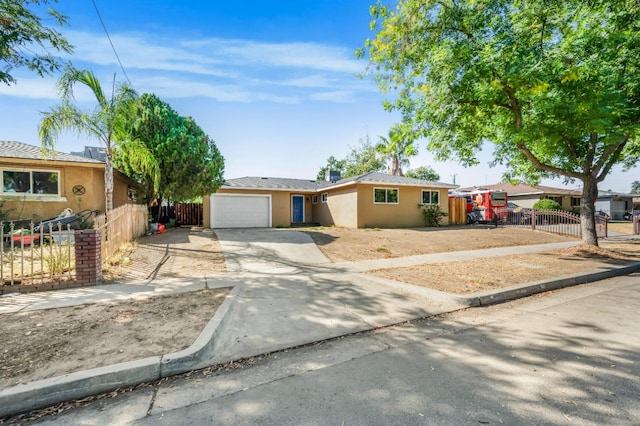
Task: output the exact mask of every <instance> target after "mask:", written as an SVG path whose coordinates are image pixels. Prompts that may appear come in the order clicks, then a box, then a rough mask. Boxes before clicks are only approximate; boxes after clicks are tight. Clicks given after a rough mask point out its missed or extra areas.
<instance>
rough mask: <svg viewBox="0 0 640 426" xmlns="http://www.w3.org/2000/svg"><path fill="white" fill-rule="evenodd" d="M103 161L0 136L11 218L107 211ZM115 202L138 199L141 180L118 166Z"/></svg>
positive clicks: (0, 165) (4, 198) (0, 175)
mask: <svg viewBox="0 0 640 426" xmlns="http://www.w3.org/2000/svg"><path fill="white" fill-rule="evenodd" d="M104 168H105V165H104V162H102V161H99V160H95V159H91V158H85V157H81V156H77V155H71V154H65V153H61V152H51V153H45V152H43V151H42V149H41V148H40V147H39V146H34V145H29V144H25V143H21V142H14V141H0V204H2V206H1V207H0V208H1V209H2V211H3V212H5V213H7V219H9V220H30V221H39V220H43V219H48V218H52V217H56V216H58V215H59V214H60V213H61V212H62V211H63V210H64V209H67V208H69V209H71V210H72V211H73V212H78V211H81V210H87V209H88V210H98V211H100V212H104V210H105V205H106V200H105V196H104ZM113 180H114V182H113V186H114V190H113V206H114V207H119V206H122V205H124V204H127V203H134V202H135V193H136V191H137V190H138V184H137V183H136V182H135V181H133V180H132V179H130V178H128V177H127V176H125V175H124V174H122V173H120V172H118V171H114V177H113Z"/></svg>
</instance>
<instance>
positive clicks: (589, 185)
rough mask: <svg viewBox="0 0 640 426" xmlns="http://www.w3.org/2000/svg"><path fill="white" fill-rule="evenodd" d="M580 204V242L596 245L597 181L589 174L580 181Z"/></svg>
mask: <svg viewBox="0 0 640 426" xmlns="http://www.w3.org/2000/svg"><path fill="white" fill-rule="evenodd" d="M582 182H583V183H584V186H583V187H582V205H581V206H580V227H581V230H582V243H583V244H588V245H592V246H597V245H598V235H597V233H596V219H595V212H596V206H595V202H596V198H597V197H598V183H597V182H596V180H595V178H593V177H591V176H589V177H587V178H585V179H583V181H582Z"/></svg>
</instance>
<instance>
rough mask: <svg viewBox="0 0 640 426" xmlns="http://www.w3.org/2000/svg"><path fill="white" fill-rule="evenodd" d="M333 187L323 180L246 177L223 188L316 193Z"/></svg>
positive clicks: (229, 182) (230, 182)
mask: <svg viewBox="0 0 640 426" xmlns="http://www.w3.org/2000/svg"><path fill="white" fill-rule="evenodd" d="M328 186H331V182H326V181H323V180H308V179H306V180H305V179H287V178H274V177H256V176H246V177H241V178H237V179H229V180H227V181H225V183H224V185H222V188H229V189H230V188H235V189H261V190H272V191H273V190H280V191H316V190H318V189H322V188H326V187H328Z"/></svg>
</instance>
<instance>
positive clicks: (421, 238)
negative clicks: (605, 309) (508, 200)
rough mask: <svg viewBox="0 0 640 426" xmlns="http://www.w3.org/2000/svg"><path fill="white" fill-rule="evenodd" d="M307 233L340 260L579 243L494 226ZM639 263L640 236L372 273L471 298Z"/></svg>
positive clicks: (623, 229) (615, 228) (626, 228)
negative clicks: (594, 245) (593, 246)
mask: <svg viewBox="0 0 640 426" xmlns="http://www.w3.org/2000/svg"><path fill="white" fill-rule="evenodd" d="M611 225H612V226H611V227H610V231H611V232H616V233H621V234H631V224H630V223H614V224H611ZM307 233H308V234H309V235H310V236H311V237H312V238H313V240H314V241H315V242H316V244H317V245H318V247H320V250H322V252H323V253H324V254H325V256H327V257H328V258H329V259H331V260H332V261H334V262H343V261H358V260H368V259H383V258H394V257H404V256H413V255H418V254H430V253H443V252H452V251H460V250H480V251H482V250H483V249H488V248H494V247H509V246H518V245H530V244H544V243H554V242H562V241H575V239H573V238H569V237H563V236H559V235H553V234H547V233H544V232H535V231H531V230H527V229H521V228H494V227H492V226H474V227H469V226H465V227H456V228H453V227H452V228H421V229H364V230H362V229H360V230H358V229H342V228H318V229H314V230H310V231H307ZM633 262H640V236H639V237H638V238H637V239H635V240H631V241H626V242H620V243H611V242H605V241H603V242H602V243H601V247H600V248H599V249H595V250H594V249H590V248H584V247H576V248H573V249H565V250H557V251H550V252H547V253H537V254H527V255H511V256H505V257H498V258H480V259H476V260H473V261H465V262H446V263H436V264H427V265H419V266H412V267H404V268H389V269H380V270H375V271H371V272H370V273H371V274H372V275H375V276H378V277H381V278H385V279H390V280H394V281H399V282H403V283H408V284H413V285H417V286H421V287H426V288H432V289H435V290H439V291H444V292H447V293H456V294H469V293H478V292H483V291H488V290H495V289H499V288H504V287H509V286H513V285H517V284H526V283H530V282H535V281H539V280H543V279H550V278H557V277H561V276H566V275H572V274H578V273H583V272H588V271H595V270H599V269H604V268H610V267H612V266H623V265H627V264H630V263H633Z"/></svg>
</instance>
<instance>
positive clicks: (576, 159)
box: [560, 132, 584, 166]
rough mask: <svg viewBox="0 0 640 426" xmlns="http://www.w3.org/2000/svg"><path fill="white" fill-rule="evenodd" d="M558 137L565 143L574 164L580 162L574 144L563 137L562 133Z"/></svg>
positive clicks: (565, 136)
mask: <svg viewBox="0 0 640 426" xmlns="http://www.w3.org/2000/svg"><path fill="white" fill-rule="evenodd" d="M560 137H561V138H562V140H563V141H565V142H566V144H567V146H568V147H569V153H570V154H571V157H572V158H573V159H574V160H575V162H576V163H578V162H580V157H579V156H578V150H577V148H576V144H575V143H573V141H572V140H571V139H569V138H568V137H567V135H565V134H564V133H563V132H560ZM583 166H584V165H583Z"/></svg>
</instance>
